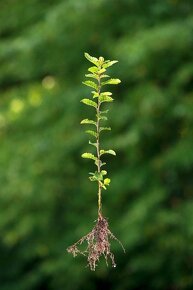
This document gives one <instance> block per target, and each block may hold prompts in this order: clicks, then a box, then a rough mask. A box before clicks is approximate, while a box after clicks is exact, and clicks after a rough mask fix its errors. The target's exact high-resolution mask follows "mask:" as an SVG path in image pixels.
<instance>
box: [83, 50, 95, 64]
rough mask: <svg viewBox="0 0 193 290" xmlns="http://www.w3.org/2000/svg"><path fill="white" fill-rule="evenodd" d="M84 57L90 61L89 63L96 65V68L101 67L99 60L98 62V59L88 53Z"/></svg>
mask: <svg viewBox="0 0 193 290" xmlns="http://www.w3.org/2000/svg"><path fill="white" fill-rule="evenodd" d="M84 56H85V57H86V59H88V61H90V62H92V63H94V64H95V65H96V66H98V65H99V60H98V58H96V57H93V56H91V55H90V54H88V53H87V52H85V54H84Z"/></svg>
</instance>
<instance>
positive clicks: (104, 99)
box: [99, 95, 114, 103]
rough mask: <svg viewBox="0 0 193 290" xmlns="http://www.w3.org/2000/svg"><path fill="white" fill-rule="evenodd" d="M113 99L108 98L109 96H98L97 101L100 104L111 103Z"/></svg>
mask: <svg viewBox="0 0 193 290" xmlns="http://www.w3.org/2000/svg"><path fill="white" fill-rule="evenodd" d="M113 100H114V99H113V98H111V97H109V96H105V95H100V96H99V101H100V102H101V103H104V102H113Z"/></svg>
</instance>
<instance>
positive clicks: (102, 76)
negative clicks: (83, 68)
mask: <svg viewBox="0 0 193 290" xmlns="http://www.w3.org/2000/svg"><path fill="white" fill-rule="evenodd" d="M100 78H101V79H102V78H110V76H109V75H100Z"/></svg>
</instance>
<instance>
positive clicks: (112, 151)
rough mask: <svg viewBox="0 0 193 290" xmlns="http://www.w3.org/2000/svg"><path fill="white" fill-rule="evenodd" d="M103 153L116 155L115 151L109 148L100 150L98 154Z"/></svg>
mask: <svg viewBox="0 0 193 290" xmlns="http://www.w3.org/2000/svg"><path fill="white" fill-rule="evenodd" d="M103 154H111V155H114V156H116V153H115V151H114V150H111V149H109V150H100V155H103Z"/></svg>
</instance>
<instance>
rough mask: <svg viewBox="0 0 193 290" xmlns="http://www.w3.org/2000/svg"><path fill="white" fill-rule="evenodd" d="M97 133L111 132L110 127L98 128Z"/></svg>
mask: <svg viewBox="0 0 193 290" xmlns="http://www.w3.org/2000/svg"><path fill="white" fill-rule="evenodd" d="M99 131H100V132H101V131H111V127H100V129H99Z"/></svg>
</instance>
